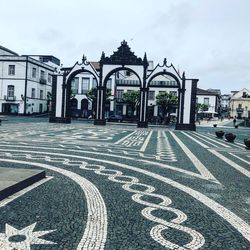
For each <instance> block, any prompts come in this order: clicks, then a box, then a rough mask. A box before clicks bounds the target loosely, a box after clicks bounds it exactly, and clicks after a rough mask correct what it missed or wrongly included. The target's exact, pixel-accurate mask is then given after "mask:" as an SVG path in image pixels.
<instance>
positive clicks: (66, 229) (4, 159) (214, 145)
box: [0, 118, 250, 250]
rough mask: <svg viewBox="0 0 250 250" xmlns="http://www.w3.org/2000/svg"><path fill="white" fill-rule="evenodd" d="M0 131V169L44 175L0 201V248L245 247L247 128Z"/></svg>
mask: <svg viewBox="0 0 250 250" xmlns="http://www.w3.org/2000/svg"><path fill="white" fill-rule="evenodd" d="M221 129H222V130H224V131H226V132H233V133H235V134H236V135H237V138H236V140H235V142H234V143H229V142H226V141H225V140H223V139H218V138H216V136H215V133H214V132H215V131H216V130H221ZM0 131H1V134H0V137H1V141H0V148H1V150H0V164H1V165H0V166H1V167H4V168H13V167H14V168H22V169H23V168H27V169H39V170H46V176H47V178H45V179H43V180H41V181H39V182H37V183H35V184H33V185H31V186H29V187H28V188H25V189H23V190H22V191H20V192H18V193H16V194H14V195H12V196H10V197H9V198H7V199H4V200H2V201H0V249H1V250H2V249H12V250H14V249H17V250H23V249H31V250H38V249H39V250H46V249H53V250H59V249H65V250H73V249H126V250H127V249H232V250H233V249H237V250H239V249H250V225H249V224H250V195H249V194H250V185H249V184H250V182H249V177H250V152H249V150H246V149H245V146H244V143H243V139H244V138H246V137H249V135H250V133H249V129H244V128H239V129H235V128H230V127H220V128H213V127H212V126H211V127H205V126H204V127H201V126H200V127H199V126H198V128H197V132H191V131H188V132H183V131H175V130H173V129H171V128H164V127H151V128H145V129H139V128H136V127H135V126H129V125H126V124H122V125H114V124H112V125H111V124H108V125H107V126H105V127H103V126H94V125H92V124H90V123H84V122H76V121H75V122H73V123H72V124H49V123H48V122H47V119H45V118H44V119H43V118H37V119H34V118H20V119H16V120H15V119H13V120H10V121H9V122H3V124H2V126H1V127H0Z"/></svg>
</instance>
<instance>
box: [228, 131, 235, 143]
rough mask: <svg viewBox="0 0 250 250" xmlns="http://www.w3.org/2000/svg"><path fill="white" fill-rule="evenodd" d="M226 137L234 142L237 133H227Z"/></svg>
mask: <svg viewBox="0 0 250 250" xmlns="http://www.w3.org/2000/svg"><path fill="white" fill-rule="evenodd" d="M225 137H226V139H227V141H229V142H234V140H235V138H236V135H235V134H232V133H227V134H225Z"/></svg>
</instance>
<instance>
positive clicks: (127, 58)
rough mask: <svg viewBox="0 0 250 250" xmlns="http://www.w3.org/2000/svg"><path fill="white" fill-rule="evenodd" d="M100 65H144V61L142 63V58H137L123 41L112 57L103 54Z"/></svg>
mask: <svg viewBox="0 0 250 250" xmlns="http://www.w3.org/2000/svg"><path fill="white" fill-rule="evenodd" d="M100 63H101V64H112V65H143V64H144V61H142V59H141V58H140V57H137V56H136V55H135V54H134V52H132V51H131V50H130V47H129V46H128V44H127V42H126V41H125V40H123V41H122V42H121V46H120V47H119V48H118V50H117V51H115V52H114V53H113V55H111V56H110V57H105V54H104V52H103V53H102V57H101V60H100Z"/></svg>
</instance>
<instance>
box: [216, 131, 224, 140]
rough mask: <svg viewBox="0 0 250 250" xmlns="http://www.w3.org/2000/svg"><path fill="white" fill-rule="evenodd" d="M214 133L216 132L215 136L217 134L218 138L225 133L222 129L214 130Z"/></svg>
mask: <svg viewBox="0 0 250 250" xmlns="http://www.w3.org/2000/svg"><path fill="white" fill-rule="evenodd" d="M215 134H216V136H217V137H218V138H222V137H223V135H224V134H225V132H224V131H222V130H220V131H216V132H215Z"/></svg>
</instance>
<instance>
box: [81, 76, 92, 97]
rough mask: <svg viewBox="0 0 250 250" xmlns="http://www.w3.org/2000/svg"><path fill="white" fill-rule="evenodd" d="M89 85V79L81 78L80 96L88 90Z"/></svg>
mask: <svg viewBox="0 0 250 250" xmlns="http://www.w3.org/2000/svg"><path fill="white" fill-rule="evenodd" d="M89 83H90V79H89V78H85V77H84V78H82V94H86V93H87V92H88V90H89Z"/></svg>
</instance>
